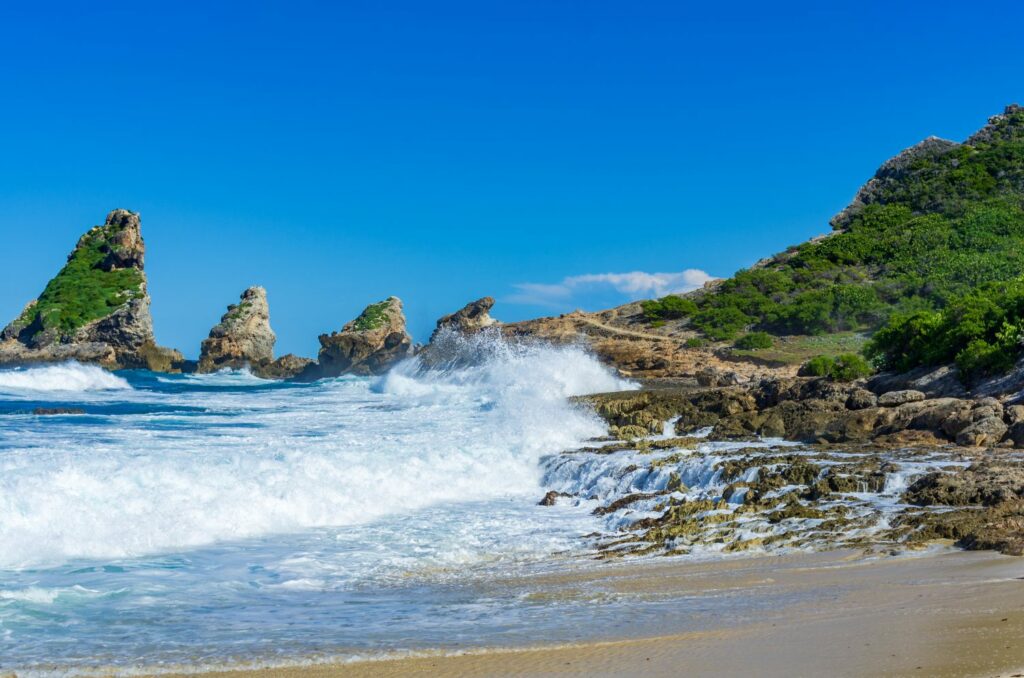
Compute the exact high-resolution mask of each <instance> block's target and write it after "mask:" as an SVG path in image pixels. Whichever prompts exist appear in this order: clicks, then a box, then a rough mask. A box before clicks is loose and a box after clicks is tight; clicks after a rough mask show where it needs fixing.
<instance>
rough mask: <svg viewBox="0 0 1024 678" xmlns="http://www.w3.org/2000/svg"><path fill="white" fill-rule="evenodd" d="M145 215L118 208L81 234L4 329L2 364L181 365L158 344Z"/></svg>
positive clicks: (155, 367) (168, 367)
mask: <svg viewBox="0 0 1024 678" xmlns="http://www.w3.org/2000/svg"><path fill="white" fill-rule="evenodd" d="M145 251H146V248H145V244H144V243H143V240H142V231H141V222H140V220H139V215H138V214H136V213H134V212H129V211H128V210H123V209H117V210H114V211H112V212H110V214H108V215H107V218H106V221H105V222H104V224H103V225H102V226H95V227H93V228H92V229H90V230H89V231H88V232H86V233H85V234H84V235H83V236H82V237H81V238H80V239H79V241H78V244H77V245H76V246H75V249H74V250H73V251H72V252H71V254H69V255H68V259H67V263H66V264H65V266H64V268H62V269H61V271H60V272H59V273H58V274H57V275H56V276H55V277H54V278H53V279H52V280H50V282H49V283H48V284H47V285H46V288H45V289H44V290H43V292H42V294H40V295H39V298H38V299H36V300H35V301H33V302H31V303H29V304H28V305H27V306H26V307H25V309H24V310H23V311H22V313H21V314H20V315H19V316H18V317H17V318H16V319H14V320H13V321H12V322H11V323H10V324H9V325H7V327H5V328H4V330H3V332H2V333H0V364H14V363H17V364H25V363H34V362H56V361H62V360H78V361H79V362H87V363H98V364H100V365H103V366H104V367H108V368H148V369H153V370H159V371H165V372H169V371H175V370H177V369H178V367H177V366H178V364H179V363H181V362H182V361H183V357H182V355H181V354H180V353H179V352H177V351H174V350H172V349H166V348H162V347H160V346H157V344H156V341H155V339H154V336H153V320H152V317H151V316H150V310H149V307H150V299H149V293H148V291H147V289H146V274H145V272H144V270H143V269H144V261H145Z"/></svg>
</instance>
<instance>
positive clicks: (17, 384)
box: [0, 362, 131, 392]
mask: <svg viewBox="0 0 1024 678" xmlns="http://www.w3.org/2000/svg"><path fill="white" fill-rule="evenodd" d="M130 388H131V386H130V385H129V384H128V382H127V381H125V380H124V379H123V378H121V377H119V376H117V375H116V374H111V373H110V372H108V371H107V370H105V369H103V368H102V367H96V366H95V365H82V364H80V363H76V362H67V363H62V364H59V365H44V366H40V367H18V368H14V369H5V370H0V391H2V392H11V391H13V392H18V391H44V392H45V391H51V392H52V391H64V392H67V391H111V390H119V389H130Z"/></svg>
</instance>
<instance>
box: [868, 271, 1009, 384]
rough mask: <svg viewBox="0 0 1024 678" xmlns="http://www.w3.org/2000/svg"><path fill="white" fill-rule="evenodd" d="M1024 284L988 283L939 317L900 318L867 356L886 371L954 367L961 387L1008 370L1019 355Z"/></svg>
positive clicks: (919, 314) (883, 331)
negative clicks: (961, 384)
mask: <svg viewBox="0 0 1024 678" xmlns="http://www.w3.org/2000/svg"><path fill="white" fill-rule="evenodd" d="M1022 335H1024V279H1017V280H1012V281H1009V282H1004V283H989V284H986V285H983V286H981V287H979V288H978V289H976V290H974V291H972V292H970V293H968V294H965V295H963V296H961V297H958V298H955V299H952V300H950V301H949V303H948V304H947V305H946V307H945V308H943V309H942V310H941V311H917V312H915V313H910V314H900V315H896V316H893V318H892V319H891V320H890V321H889V322H888V324H886V326H885V327H883V328H882V329H880V330H879V331H878V332H876V333H875V335H874V336H873V337H872V338H871V340H870V341H869V342H868V344H867V346H866V347H865V354H866V355H867V356H868V357H870V358H872V359H873V360H874V361H875V363H876V364H877V365H878V366H879V367H881V368H883V369H892V370H897V371H906V370H909V369H912V368H914V367H918V366H936V365H942V364H947V363H954V362H955V363H956V365H957V367H958V368H959V369H960V376H961V378H962V379H963V381H964V382H965V383H967V384H970V383H971V382H972V381H974V380H975V379H977V378H979V377H982V376H986V375H990V374H998V373H1001V372H1005V371H1007V370H1009V369H1010V368H1011V367H1012V366H1013V364H1014V363H1015V362H1016V360H1017V359H1018V358H1019V357H1020V355H1021V352H1022V350H1021V337H1022Z"/></svg>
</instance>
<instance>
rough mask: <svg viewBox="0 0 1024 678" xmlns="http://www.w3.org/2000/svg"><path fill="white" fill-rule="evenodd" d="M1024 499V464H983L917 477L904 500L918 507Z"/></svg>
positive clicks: (989, 503)
mask: <svg viewBox="0 0 1024 678" xmlns="http://www.w3.org/2000/svg"><path fill="white" fill-rule="evenodd" d="M1022 498H1024V465H1020V464H1005V463H1004V464H1000V463H982V464H975V465H972V466H970V467H968V468H967V469H962V470H960V469H958V470H956V471H953V472H949V471H935V472H932V473H928V474H927V475H924V476H922V477H921V478H919V479H917V480H916V481H915V482H914V483H912V484H911V485H910V487H909V488H907V491H906V492H905V493H904V494H903V499H904V501H906V502H907V503H908V504H917V505H919V506H932V505H941V506H970V505H982V506H995V505H996V504H1001V503H1003V502H1005V501H1011V500H1016V499H1022Z"/></svg>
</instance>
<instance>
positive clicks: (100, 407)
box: [0, 337, 633, 674]
mask: <svg viewBox="0 0 1024 678" xmlns="http://www.w3.org/2000/svg"><path fill="white" fill-rule="evenodd" d="M457 354H458V355H456V356H455V359H453V360H452V361H451V363H450V364H448V365H447V366H445V367H438V368H433V369H429V370H428V369H425V368H424V367H423V366H422V365H420V364H419V363H418V362H417V361H415V360H411V361H407V362H405V363H402V364H400V365H398V366H397V367H396V368H395V369H393V370H392V371H391V372H390V373H389V374H387V375H385V376H384V377H381V378H340V379H334V380H325V381H322V382H318V383H314V384H301V385H299V384H286V383H280V382H269V381H264V380H260V379H257V378H255V377H253V376H251V375H249V374H247V373H244V372H224V373H218V374H214V375H205V376H180V375H179V376H175V375H158V374H153V373H149V372H144V371H129V372H121V373H116V374H111V373H108V372H105V371H103V370H101V369H99V368H96V367H92V366H83V365H78V364H74V363H69V364H63V365H52V366H45V367H33V368H27V369H15V370H10V369H8V370H3V371H0V669H5V670H18V671H19V673H25V672H28V673H35V672H38V673H42V674H46V673H61V674H63V673H68V672H70V673H76V672H79V673H80V672H83V671H88V670H91V669H102V668H104V667H115V669H116V670H118V671H125V672H131V671H133V670H138V669H140V667H148V668H154V667H155V668H159V667H161V666H167V667H171V666H180V665H186V666H190V665H196V664H200V665H201V664H219V663H224V662H233V661H270V662H273V661H288V660H290V659H294V658H303V657H304V658H316V657H321V656H323V657H326V656H342V657H344V656H354V655H361V654H366V653H373V652H378V651H390V650H396V649H398V650H404V649H413V650H414V649H416V648H424V647H436V646H439V645H444V646H449V647H450V646H453V645H454V646H460V644H466V645H474V644H478V645H479V644H488V645H493V644H499V645H500V644H503V643H506V642H524V641H529V640H531V639H533V640H538V639H539V638H537V635H538V632H543V630H544V629H545V623H544V619H549V623H548V625H547V628H549V629H563V630H562V632H561V634H562V637H563V638H564V639H566V640H569V639H572V637H573V632H572V630H571V629H572V625H571V624H569V625H567V624H566V622H567V621H570V620H571V619H572V615H573V614H579V615H581V616H582V615H590V614H593V605H592V603H593V601H592V600H589V599H588V600H583V601H580V600H577V601H576V602H575V603H572V604H568V603H567V604H566V605H555V604H544V605H535V604H532V603H529V601H525V602H524V600H523V599H522V595H521V592H518V593H509V592H508V591H506V592H505V593H501V592H499V591H497V590H496V589H495V588H494V586H495V584H494V582H496V581H501V580H502V579H503V578H507V577H513V578H514V577H516V576H519V575H521V574H522V573H527V572H536V571H538V570H543V569H544V568H549V567H553V566H554V565H553V564H558V563H571V562H576V560H577V559H580V558H585V556H586V554H587V549H588V546H587V543H588V542H587V539H585V538H584V535H587V534H590V533H593V532H594V531H596V530H600V529H602V523H601V522H600V521H599V520H598V519H597V518H595V517H594V516H592V515H591V514H590V509H589V507H586V506H571V505H559V506H554V507H541V506H538V505H537V502H538V500H539V499H540V497H542V496H543V494H544V491H545V485H544V470H543V466H544V465H543V463H542V460H543V459H550V457H551V455H553V454H556V453H558V452H559V451H561V450H564V449H567V448H572V447H574V446H578V445H580V444H581V443H582V442H583V441H585V440H587V439H589V438H592V437H594V436H599V435H602V434H603V433H604V432H605V428H604V426H603V424H602V423H601V422H600V421H599V420H598V419H597V418H596V417H595V416H594V415H593V414H591V413H590V412H588V411H586V410H584V409H581V408H580V407H578V406H576V405H573V404H571V403H570V402H569V401H568V400H567V397H568V396H572V395H578V394H585V393H591V392H600V391H609V390H619V389H624V388H631V387H633V385H631V384H630V383H628V382H625V381H623V380H621V379H619V378H617V377H616V376H614V375H613V374H612V373H611V372H609V371H608V370H607V369H606V368H605V367H603V366H602V365H600V364H599V363H598V362H597V361H596V360H595V359H594V358H593V357H592V356H590V355H588V354H587V353H586V352H585V351H583V350H581V349H579V348H576V347H559V348H555V347H545V346H540V345H517V346H510V345H507V344H505V343H503V342H501V341H499V340H496V339H494V338H493V337H481V338H479V339H477V340H474V341H473V342H467V344H466V345H463V346H461V347H460V348H459V351H457ZM39 407H44V408H58V407H59V408H77V409H80V410H84V412H85V413H84V414H69V415H56V416H38V415H35V414H32V411H33V410H34V409H35V408H39ZM541 637H542V638H544V639H552V638H555V639H557V633H556V634H555V636H552V635H550V634H548V633H547V632H544V633H543V634H542V635H541Z"/></svg>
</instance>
